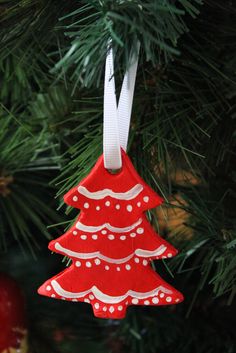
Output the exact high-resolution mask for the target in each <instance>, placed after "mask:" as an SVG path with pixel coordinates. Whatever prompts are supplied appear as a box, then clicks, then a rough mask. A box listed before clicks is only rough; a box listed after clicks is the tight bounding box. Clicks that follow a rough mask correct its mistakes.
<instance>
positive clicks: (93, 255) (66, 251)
mask: <svg viewBox="0 0 236 353" xmlns="http://www.w3.org/2000/svg"><path fill="white" fill-rule="evenodd" d="M55 249H56V250H58V251H61V252H63V254H65V255H67V256H69V257H75V258H77V259H94V258H99V259H101V260H104V261H107V262H109V263H113V264H122V263H125V262H127V261H129V260H130V259H131V258H132V257H133V256H135V255H137V256H140V257H151V256H159V255H162V254H163V253H164V252H165V250H166V246H165V245H161V246H159V248H157V249H155V250H143V249H136V250H135V251H134V252H133V253H132V254H131V255H129V256H127V257H124V258H122V259H112V258H110V257H108V256H105V255H102V254H101V253H100V251H95V252H90V253H79V252H76V251H72V250H69V249H67V248H64V247H63V246H61V245H60V243H58V242H57V243H55Z"/></svg>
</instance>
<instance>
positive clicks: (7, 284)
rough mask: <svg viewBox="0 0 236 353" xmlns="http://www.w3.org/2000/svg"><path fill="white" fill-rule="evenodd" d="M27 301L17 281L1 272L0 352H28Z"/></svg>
mask: <svg viewBox="0 0 236 353" xmlns="http://www.w3.org/2000/svg"><path fill="white" fill-rule="evenodd" d="M26 327H27V326H26V315H25V302H24V297H23V293H22V292H21V289H20V287H19V286H18V284H17V283H16V281H15V280H14V279H13V278H11V277H10V276H8V275H7V274H5V273H0V353H14V352H19V353H27V352H28V349H27V329H26Z"/></svg>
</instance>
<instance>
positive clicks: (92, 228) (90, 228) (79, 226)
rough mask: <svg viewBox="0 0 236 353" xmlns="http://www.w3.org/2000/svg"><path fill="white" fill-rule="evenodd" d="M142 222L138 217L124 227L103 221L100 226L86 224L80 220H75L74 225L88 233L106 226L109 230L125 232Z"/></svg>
mask: <svg viewBox="0 0 236 353" xmlns="http://www.w3.org/2000/svg"><path fill="white" fill-rule="evenodd" d="M141 223H142V218H139V220H138V221H137V222H135V223H134V224H132V225H131V226H128V227H124V228H119V227H113V226H112V225H110V223H104V224H102V225H100V226H86V225H85V224H83V223H81V222H77V223H76V225H75V227H76V228H77V229H79V230H82V231H83V232H88V233H94V232H99V231H100V230H102V229H104V228H107V229H108V230H110V231H111V232H114V233H127V232H130V231H131V230H133V229H134V228H136V227H137V226H139V225H140V224H141Z"/></svg>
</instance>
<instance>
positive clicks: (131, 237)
mask: <svg viewBox="0 0 236 353" xmlns="http://www.w3.org/2000/svg"><path fill="white" fill-rule="evenodd" d="M136 69H137V60H135V61H133V63H132V64H131V66H130V69H129V70H128V71H127V73H126V75H125V78H124V81H123V86H122V90H121V96H120V101H119V106H118V109H117V106H116V100H115V83H114V77H113V57H112V50H110V51H109V52H108V55H107V60H106V70H105V92H104V153H103V155H102V156H101V157H100V158H99V159H98V161H97V163H96V165H95V166H94V167H93V169H92V170H91V172H90V174H89V175H88V176H87V177H86V178H85V179H84V180H82V181H81V182H80V183H79V185H77V186H76V187H74V188H73V189H71V190H70V191H69V192H68V193H67V194H66V195H65V196H64V201H65V203H66V204H68V205H69V206H72V207H75V208H78V209H80V210H81V212H80V214H79V217H78V219H77V220H76V222H75V223H74V225H73V226H72V227H71V228H70V229H69V230H68V231H67V232H66V233H65V234H64V235H62V236H61V237H59V238H58V239H56V240H53V241H51V242H50V244H49V249H50V250H52V251H54V252H57V253H60V254H62V255H66V256H68V257H70V258H71V259H72V265H71V266H70V267H69V268H67V269H66V270H64V271H63V272H61V273H59V274H57V275H56V276H54V277H53V278H51V279H49V280H48V281H46V282H45V283H44V284H43V285H42V286H41V287H40V288H39V293H40V294H42V295H46V296H49V297H52V298H56V299H63V300H69V301H74V302H78V301H80V302H81V301H82V302H85V303H90V304H91V305H92V307H93V311H94V315H95V316H97V317H101V318H113V319H120V318H123V317H124V316H125V314H126V309H127V307H128V306H129V305H168V304H177V303H179V302H181V301H182V300H183V296H182V294H181V293H180V292H178V291H177V290H176V289H174V288H173V287H172V286H170V285H169V284H168V283H166V282H165V281H164V280H163V279H162V278H161V277H160V276H158V275H157V273H156V272H155V271H154V270H153V269H152V267H151V265H150V261H151V260H152V259H163V258H171V257H172V256H174V255H176V253H177V250H176V249H175V248H174V247H173V246H172V245H170V244H169V243H167V242H166V241H165V240H164V239H162V238H161V237H160V236H159V235H157V234H156V233H155V231H154V230H153V228H152V227H151V225H150V224H149V222H148V220H147V218H146V215H145V211H146V210H148V209H151V208H153V207H157V206H159V205H160V204H161V203H162V202H163V199H162V198H161V197H160V196H158V195H157V194H156V193H155V192H154V191H153V190H152V189H151V188H150V187H149V186H148V185H147V184H146V183H145V182H144V181H143V180H142V178H141V177H140V176H139V175H138V173H137V172H136V170H135V168H134V166H133V165H132V162H131V161H130V159H129V158H128V156H127V154H126V152H125V151H124V149H125V148H126V146H127V139H128V129H129V120H130V119H128V124H127V123H126V128H125V129H124V124H121V120H122V116H123V117H124V120H125V121H127V117H130V114H131V105H132V99H133V91H134V82H135V75H136ZM108 102H109V103H108ZM112 102H113V104H112ZM114 107H115V108H114ZM112 108H113V111H112ZM111 136H112V139H111ZM114 136H116V138H114ZM122 137H123V141H124V142H122ZM122 147H123V148H124V149H123V148H122ZM111 168H115V169H118V170H117V172H116V173H111V172H110V171H109V169H111Z"/></svg>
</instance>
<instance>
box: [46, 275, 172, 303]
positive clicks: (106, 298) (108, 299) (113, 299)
mask: <svg viewBox="0 0 236 353" xmlns="http://www.w3.org/2000/svg"><path fill="white" fill-rule="evenodd" d="M51 285H52V287H53V289H54V291H55V292H56V293H57V294H58V295H59V296H61V297H63V298H68V299H76V298H81V297H84V296H85V295H87V294H89V293H93V295H94V296H95V297H96V298H97V299H98V300H100V301H101V302H104V303H108V304H116V303H119V302H121V301H123V300H125V299H126V298H127V297H128V296H131V297H133V298H138V299H145V298H148V297H153V296H155V295H157V294H158V292H159V291H162V292H163V293H166V294H172V293H173V292H172V291H171V290H169V289H167V288H165V287H163V286H159V287H157V288H155V289H153V290H151V291H150V292H145V293H140V292H136V291H133V290H128V291H127V292H126V293H125V294H124V295H120V296H111V295H108V294H105V293H103V292H102V291H100V290H99V289H98V288H97V287H96V286H93V287H92V288H90V289H88V290H86V291H84V292H79V293H73V292H69V291H66V290H65V289H63V288H62V287H61V286H60V284H59V283H58V282H57V281H56V280H55V279H54V280H52V281H51Z"/></svg>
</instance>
